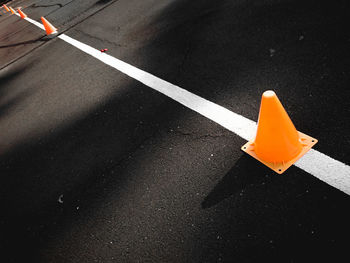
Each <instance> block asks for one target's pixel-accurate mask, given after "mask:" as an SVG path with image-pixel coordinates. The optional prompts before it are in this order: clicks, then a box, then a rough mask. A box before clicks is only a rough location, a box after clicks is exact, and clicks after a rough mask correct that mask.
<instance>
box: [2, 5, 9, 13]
mask: <svg viewBox="0 0 350 263" xmlns="http://www.w3.org/2000/svg"><path fill="white" fill-rule="evenodd" d="M2 6H3V7H4V8H5V10H6V11H7V12H10V9H9V8H8V7H7V5H5V4H4V5H2Z"/></svg>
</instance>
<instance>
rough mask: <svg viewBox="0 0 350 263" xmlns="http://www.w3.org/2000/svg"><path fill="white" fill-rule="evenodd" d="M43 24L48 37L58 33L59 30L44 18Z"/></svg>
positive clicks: (42, 18)
mask: <svg viewBox="0 0 350 263" xmlns="http://www.w3.org/2000/svg"><path fill="white" fill-rule="evenodd" d="M41 22H42V23H43V25H44V27H45V30H46V34H47V35H51V34H56V33H57V29H56V28H55V27H54V26H53V25H51V23H50V22H49V21H47V20H46V19H45V18H44V17H43V16H42V17H41Z"/></svg>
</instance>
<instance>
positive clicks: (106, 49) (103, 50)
mask: <svg viewBox="0 0 350 263" xmlns="http://www.w3.org/2000/svg"><path fill="white" fill-rule="evenodd" d="M100 51H101V52H106V51H108V48H105V49H101V50H100Z"/></svg>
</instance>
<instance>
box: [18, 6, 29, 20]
mask: <svg viewBox="0 0 350 263" xmlns="http://www.w3.org/2000/svg"><path fill="white" fill-rule="evenodd" d="M17 11H18V13H19V15H20V16H21V18H22V19H24V18H26V17H27V15H26V14H25V13H23V12H22V10H21V9H19V8H18V9H17Z"/></svg>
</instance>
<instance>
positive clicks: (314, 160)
mask: <svg viewBox="0 0 350 263" xmlns="http://www.w3.org/2000/svg"><path fill="white" fill-rule="evenodd" d="M25 19H26V20H27V21H28V22H30V23H32V24H34V25H36V26H38V27H39V28H41V29H43V30H45V29H44V27H43V25H42V24H40V23H38V22H36V21H34V20H32V19H30V18H25ZM58 38H60V39H61V40H63V41H65V42H66V43H68V44H70V45H72V46H74V47H76V48H78V49H80V50H81V51H83V52H85V53H87V54H89V55H91V56H93V57H95V58H96V59H98V60H100V61H101V62H103V63H105V64H107V65H109V66H111V67H112V68H115V69H117V70H118V71H121V72H123V73H124V74H126V75H128V76H129V77H131V78H133V79H135V80H137V81H139V82H141V83H143V84H145V85H146V86H148V87H150V88H152V89H154V90H156V91H158V92H160V93H162V94H164V95H165V96H167V97H169V98H171V99H173V100H175V101H177V102H179V103H180V104H182V105H184V106H186V107H187V108H189V109H191V110H193V111H195V112H197V113H199V114H201V115H203V116H204V117H206V118H208V119H210V120H212V121H214V122H216V123H218V124H219V125H221V126H223V127H224V128H226V129H228V130H230V131H231V132H233V133H235V134H237V135H238V136H240V137H242V138H243V139H245V140H251V139H252V138H254V136H255V132H256V122H254V121H252V120H250V119H248V118H245V117H243V116H241V115H239V114H237V113H234V112H232V111H229V110H228V109H226V108H224V107H222V106H220V105H218V104H215V103H213V102H211V101H209V100H206V99H204V98H202V97H200V96H198V95H196V94H193V93H191V92H189V91H187V90H185V89H183V88H181V87H179V86H176V85H173V84H171V83H169V82H167V81H165V80H162V79H160V78H158V77H156V76H154V75H152V74H150V73H148V72H146V71H143V70H141V69H138V68H136V67H134V66H132V65H130V64H128V63H126V62H123V61H121V60H119V59H117V58H115V57H112V56H110V55H108V54H106V53H102V52H101V51H100V50H97V49H95V48H93V47H91V46H89V45H86V44H84V43H82V42H80V41H78V40H75V39H73V38H71V37H69V36H67V35H65V34H61V35H58ZM294 165H295V166H297V167H299V168H300V169H302V170H304V171H306V172H308V173H309V174H311V175H313V176H315V177H316V178H318V179H320V180H321V181H323V182H325V183H327V184H329V185H331V186H333V187H335V188H337V189H339V190H341V191H343V192H344V193H346V194H348V195H350V166H349V165H346V164H344V163H342V162H340V161H337V160H335V159H333V158H331V157H329V156H327V155H325V154H323V153H321V152H318V151H316V150H314V149H311V150H310V151H309V152H307V153H306V154H305V155H304V156H303V157H302V158H301V159H299V160H298V161H297V162H296V163H295V164H294Z"/></svg>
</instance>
